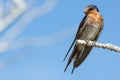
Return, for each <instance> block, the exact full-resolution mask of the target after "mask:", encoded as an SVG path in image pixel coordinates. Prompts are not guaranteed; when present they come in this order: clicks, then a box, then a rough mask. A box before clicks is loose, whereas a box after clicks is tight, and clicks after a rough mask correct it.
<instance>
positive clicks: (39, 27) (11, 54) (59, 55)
mask: <svg viewBox="0 0 120 80" xmlns="http://www.w3.org/2000/svg"><path fill="white" fill-rule="evenodd" d="M21 1H22V0H21ZM1 3H2V0H1ZM7 3H9V4H13V2H11V1H10V0H3V4H1V5H2V6H4V7H3V8H4V9H3V13H4V16H6V15H8V14H9V11H11V10H13V9H14V8H15V6H16V5H7ZM25 3H26V4H25ZM119 3H120V1H118V0H111V1H104V0H99V1H98V0H34V1H32V0H24V4H23V3H22V2H21V3H20V2H19V4H20V5H23V6H24V7H21V8H20V10H21V9H22V10H23V12H22V10H21V13H20V12H19V11H18V12H14V15H17V14H18V13H20V15H18V16H17V17H15V19H14V18H13V17H12V18H13V19H14V20H13V21H12V20H11V19H10V21H11V22H10V24H9V25H7V26H6V27H5V28H3V27H1V26H3V25H0V27H1V28H2V29H1V32H0V36H1V37H0V45H1V46H0V80H88V79H89V80H113V79H114V80H119V79H120V76H119V74H120V69H119V68H120V63H119V62H120V54H119V53H117V52H113V51H108V50H105V49H100V48H94V49H93V50H92V51H91V53H90V55H89V56H88V57H87V59H86V60H85V61H84V63H83V64H82V65H81V66H79V67H78V68H77V69H75V72H74V73H73V74H72V75H71V69H72V67H73V63H71V65H70V66H69V67H68V69H67V71H66V72H65V73H64V68H65V66H66V64H67V60H66V61H65V62H63V58H64V56H65V54H66V52H67V50H68V48H69V46H70V45H71V43H72V41H73V39H74V36H75V34H76V31H77V28H78V25H79V23H80V21H81V20H82V18H83V17H84V13H83V10H84V7H85V6H87V5H89V4H95V5H97V6H98V8H99V10H100V12H101V14H102V15H103V17H104V30H103V32H102V34H101V36H100V38H99V40H98V42H101V43H112V44H115V45H117V46H120V37H119V32H120V27H119V22H120V21H119V18H120V15H119V14H120V10H119V8H120V5H119ZM0 18H1V19H0V21H2V20H4V18H5V17H1V16H0ZM4 24H7V22H6V23H4ZM67 59H68V57H67Z"/></svg>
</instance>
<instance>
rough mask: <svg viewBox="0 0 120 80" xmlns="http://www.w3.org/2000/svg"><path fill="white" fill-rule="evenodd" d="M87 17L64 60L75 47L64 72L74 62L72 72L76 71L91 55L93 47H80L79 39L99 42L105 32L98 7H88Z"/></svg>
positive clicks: (85, 10) (86, 10)
mask: <svg viewBox="0 0 120 80" xmlns="http://www.w3.org/2000/svg"><path fill="white" fill-rule="evenodd" d="M84 13H85V17H84V18H83V20H82V21H81V23H80V25H79V28H78V31H77V33H76V36H75V39H74V40H73V42H72V44H71V46H70V48H69V50H68V52H67V54H66V56H65V58H64V60H65V59H66V57H67V55H68V53H69V52H70V50H71V48H72V47H73V46H74V48H73V51H72V54H71V56H70V57H69V59H68V63H67V65H66V68H65V70H64V72H65V71H66V69H67V67H68V66H69V64H70V63H71V61H72V60H73V61H74V64H73V69H72V72H71V73H73V72H74V69H75V68H77V67H78V66H79V65H81V64H82V62H83V61H84V60H85V59H86V57H87V56H88V54H89V53H90V51H91V49H92V48H93V47H92V46H85V45H80V44H79V45H78V44H77V43H75V41H76V40H77V39H81V40H86V41H87V40H91V41H97V40H98V37H99V35H100V33H101V31H102V30H103V27H104V19H103V17H102V15H101V14H100V12H99V10H98V8H97V6H96V5H88V6H86V7H85V9H84Z"/></svg>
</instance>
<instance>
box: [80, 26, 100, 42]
mask: <svg viewBox="0 0 120 80" xmlns="http://www.w3.org/2000/svg"><path fill="white" fill-rule="evenodd" d="M99 31H100V27H99V24H89V25H86V27H85V29H84V30H83V32H82V33H81V36H80V39H88V40H94V39H95V38H96V36H97V35H98V33H99Z"/></svg>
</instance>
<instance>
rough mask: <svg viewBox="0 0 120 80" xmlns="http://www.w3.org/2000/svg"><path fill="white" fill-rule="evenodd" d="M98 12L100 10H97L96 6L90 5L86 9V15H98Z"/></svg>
mask: <svg viewBox="0 0 120 80" xmlns="http://www.w3.org/2000/svg"><path fill="white" fill-rule="evenodd" d="M96 12H99V9H98V8H97V6H96V5H88V6H86V7H85V9H84V13H85V14H89V13H96Z"/></svg>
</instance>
